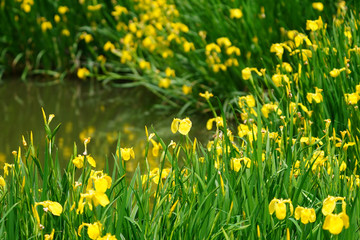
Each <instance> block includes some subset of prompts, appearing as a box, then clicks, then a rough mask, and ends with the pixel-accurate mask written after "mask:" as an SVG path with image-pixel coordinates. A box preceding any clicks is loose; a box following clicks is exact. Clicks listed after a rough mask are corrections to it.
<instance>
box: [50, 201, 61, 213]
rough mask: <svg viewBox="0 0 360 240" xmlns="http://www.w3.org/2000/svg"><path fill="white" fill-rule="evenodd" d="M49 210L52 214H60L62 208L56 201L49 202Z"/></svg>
mask: <svg viewBox="0 0 360 240" xmlns="http://www.w3.org/2000/svg"><path fill="white" fill-rule="evenodd" d="M49 210H50V212H51V213H52V214H53V215H55V216H60V214H61V213H62V210H63V208H62V206H61V204H60V203H58V202H50V204H49Z"/></svg>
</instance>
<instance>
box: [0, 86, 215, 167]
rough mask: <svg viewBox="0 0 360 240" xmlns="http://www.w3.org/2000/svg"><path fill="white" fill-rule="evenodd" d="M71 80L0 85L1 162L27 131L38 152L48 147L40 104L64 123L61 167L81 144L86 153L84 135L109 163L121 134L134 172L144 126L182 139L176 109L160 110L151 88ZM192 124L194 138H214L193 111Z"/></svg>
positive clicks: (99, 159)
mask: <svg viewBox="0 0 360 240" xmlns="http://www.w3.org/2000/svg"><path fill="white" fill-rule="evenodd" d="M89 86H90V85H89V84H88V83H87V84H83V83H79V82H72V81H68V82H67V83H66V84H64V85H54V86H46V87H41V86H38V85H37V84H33V83H32V84H24V83H22V82H19V81H13V80H12V81H9V82H7V83H6V84H3V85H0V116H1V117H0V167H2V166H3V164H4V162H12V161H13V158H12V154H11V152H12V151H14V150H17V149H18V148H19V146H21V145H22V135H24V136H25V139H29V136H30V132H31V131H32V132H33V135H34V143H35V145H36V146H39V147H40V148H39V149H38V150H39V153H40V154H39V156H40V158H41V159H42V156H43V152H44V142H45V130H44V121H43V116H42V112H41V107H43V108H44V110H45V112H46V115H49V114H55V118H54V119H53V120H52V122H51V124H50V126H51V128H52V129H53V128H55V127H56V126H57V125H58V124H59V123H61V127H60V130H59V131H58V134H57V137H56V142H55V143H56V147H57V148H58V151H59V156H60V160H61V162H62V166H65V165H66V164H67V162H68V161H69V160H70V159H71V156H72V155H73V146H74V143H76V145H77V147H78V152H80V153H81V152H83V151H84V148H83V139H84V138H85V137H91V142H90V144H89V145H88V152H89V153H90V154H91V155H92V156H93V157H94V159H95V160H96V161H97V163H98V167H97V168H98V169H101V168H102V167H104V162H105V157H108V158H109V159H110V163H111V161H113V154H114V153H115V150H116V142H117V140H118V137H119V134H120V135H121V146H122V147H133V148H134V150H135V156H136V158H135V160H131V161H129V162H128V163H127V170H128V171H130V172H131V171H133V170H134V169H135V168H136V166H137V164H138V163H140V164H141V163H142V162H144V159H145V158H144V157H143V154H144V152H143V151H144V146H145V144H146V135H145V130H144V127H145V125H146V126H147V127H148V129H149V132H152V127H153V128H154V129H155V130H156V132H157V133H158V134H159V136H161V137H162V138H164V140H165V142H170V140H171V139H173V140H174V141H177V140H179V137H180V136H179V134H176V135H174V134H172V133H171V131H170V125H171V122H172V119H173V118H174V117H178V116H176V114H169V112H166V111H165V112H164V111H159V108H154V107H153V104H154V103H157V102H158V98H157V97H156V96H154V95H152V94H151V93H149V92H148V91H146V89H142V88H136V89H104V88H102V87H100V86H95V87H94V86H93V87H91V88H90V87H89ZM190 119H191V120H192V122H193V128H192V130H191V131H190V137H191V138H194V137H197V138H198V139H200V140H202V139H204V140H205V139H207V138H209V133H207V132H205V131H204V129H205V121H206V119H205V117H204V116H196V117H195V116H190ZM148 159H149V161H150V165H151V168H154V167H157V165H158V157H154V156H152V154H151V149H150V154H149V158H148Z"/></svg>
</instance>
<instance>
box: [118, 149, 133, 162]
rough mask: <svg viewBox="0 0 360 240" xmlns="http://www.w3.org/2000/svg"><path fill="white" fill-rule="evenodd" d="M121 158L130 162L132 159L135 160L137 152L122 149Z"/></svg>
mask: <svg viewBox="0 0 360 240" xmlns="http://www.w3.org/2000/svg"><path fill="white" fill-rule="evenodd" d="M120 152H121V158H122V160H124V161H128V160H130V158H132V159H135V152H134V149H133V148H120Z"/></svg>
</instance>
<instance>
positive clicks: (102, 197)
mask: <svg viewBox="0 0 360 240" xmlns="http://www.w3.org/2000/svg"><path fill="white" fill-rule="evenodd" d="M95 199H96V201H95V202H94V203H95V205H96V204H97V203H99V204H100V205H101V206H103V207H105V206H106V205H108V204H109V203H110V201H109V198H108V197H107V196H106V194H105V193H95Z"/></svg>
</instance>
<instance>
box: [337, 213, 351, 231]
mask: <svg viewBox="0 0 360 240" xmlns="http://www.w3.org/2000/svg"><path fill="white" fill-rule="evenodd" d="M339 216H340V217H341V219H342V220H343V223H344V227H345V228H346V229H347V228H349V225H350V223H349V216H348V215H347V214H346V213H344V212H342V213H340V214H339Z"/></svg>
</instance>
